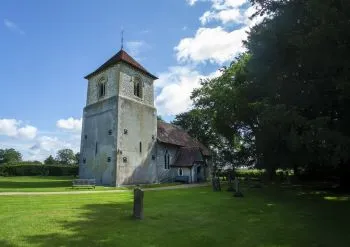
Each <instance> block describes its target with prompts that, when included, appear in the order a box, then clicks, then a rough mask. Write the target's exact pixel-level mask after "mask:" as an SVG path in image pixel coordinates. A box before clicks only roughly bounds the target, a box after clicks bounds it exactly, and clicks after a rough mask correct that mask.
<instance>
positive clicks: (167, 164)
mask: <svg viewBox="0 0 350 247" xmlns="http://www.w3.org/2000/svg"><path fill="white" fill-rule="evenodd" d="M164 169H170V155H169V153H168V150H165V153H164Z"/></svg>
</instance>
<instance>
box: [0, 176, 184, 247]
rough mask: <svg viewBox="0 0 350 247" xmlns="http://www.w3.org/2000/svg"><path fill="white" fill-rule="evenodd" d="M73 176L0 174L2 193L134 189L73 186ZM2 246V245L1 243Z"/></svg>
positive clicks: (152, 185)
mask: <svg viewBox="0 0 350 247" xmlns="http://www.w3.org/2000/svg"><path fill="white" fill-rule="evenodd" d="M73 179H74V178H73V177H71V176H70V177H69V176H68V177H53V176H44V177H41V176H32V177H29V176H28V177H26V176H23V177H22V176H18V177H1V176H0V193H1V192H51V191H53V192H54V191H78V190H112V189H118V190H126V189H132V188H133V187H132V186H128V187H117V188H116V187H105V186H96V187H95V189H93V188H86V187H85V188H84V187H80V188H72V180H73ZM177 184H179V183H169V184H149V185H141V187H144V188H151V187H160V186H161V187H165V186H172V185H177ZM0 247H1V245H0Z"/></svg>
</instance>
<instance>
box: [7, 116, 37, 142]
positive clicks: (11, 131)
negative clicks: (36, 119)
mask: <svg viewBox="0 0 350 247" xmlns="http://www.w3.org/2000/svg"><path fill="white" fill-rule="evenodd" d="M21 125H22V121H18V120H16V119H6V118H4V119H0V135H5V136H10V137H19V138H23V139H34V138H35V137H36V135H37V131H38V129H37V128H35V127H34V126H31V125H25V126H23V127H21Z"/></svg>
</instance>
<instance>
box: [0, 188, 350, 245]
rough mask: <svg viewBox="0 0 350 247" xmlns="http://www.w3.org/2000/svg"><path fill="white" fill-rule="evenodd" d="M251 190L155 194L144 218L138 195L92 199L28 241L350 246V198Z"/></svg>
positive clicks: (274, 189) (57, 243) (185, 191)
mask: <svg viewBox="0 0 350 247" xmlns="http://www.w3.org/2000/svg"><path fill="white" fill-rule="evenodd" d="M243 189H244V188H243ZM244 194H245V196H246V197H245V198H239V199H237V198H233V197H232V195H231V193H230V192H225V191H223V192H211V191H210V190H209V189H193V190H181V191H168V192H165V191H161V192H147V193H146V197H147V201H145V220H143V221H136V220H133V219H132V218H131V212H132V201H131V199H129V200H128V201H125V202H118V203H117V202H106V203H105V204H85V205H82V206H81V209H80V210H79V215H77V217H78V220H74V221H73V220H72V221H65V220H61V221H56V222H55V224H58V225H59V226H60V229H62V230H61V231H59V232H56V233H40V234H36V235H32V236H27V237H25V239H24V241H25V242H27V243H29V244H30V245H35V246H39V247H44V246H45V247H46V246H118V247H123V246H128V247H134V246H135V247H136V246H146V247H147V246H149V247H151V246H152V247H155V246H191V247H195V246H198V247H199V246H201V247H205V246H264V247H270V246H271V247H272V246H288V247H294V246H295V247H299V246H315V247H323V246H337V247H342V246H344V247H345V246H350V245H349V244H350V238H349V236H348V234H347V229H348V223H349V221H350V217H349V210H348V209H349V206H350V204H349V202H348V201H331V200H324V199H323V197H324V194H314V195H313V197H312V198H309V197H305V196H304V195H298V193H296V192H295V191H286V190H280V189H278V188H275V187H272V188H265V189H261V190H249V189H244ZM307 196H309V195H307ZM0 244H1V243H0ZM5 246H6V245H5Z"/></svg>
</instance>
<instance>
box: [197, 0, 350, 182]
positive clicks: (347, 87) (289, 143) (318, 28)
mask: <svg viewBox="0 0 350 247" xmlns="http://www.w3.org/2000/svg"><path fill="white" fill-rule="evenodd" d="M251 2H252V4H253V5H255V6H256V7H257V9H258V11H257V13H256V15H265V16H266V18H265V19H264V20H263V21H262V22H261V23H260V24H258V25H256V26H255V27H253V28H252V29H251V31H250V33H249V37H248V40H247V41H246V43H245V44H246V47H247V49H248V53H247V54H242V55H241V56H239V57H238V58H237V59H236V60H235V61H233V62H232V64H231V65H230V66H229V67H228V68H224V70H223V74H222V76H220V77H218V78H215V79H212V80H207V81H204V82H202V88H200V89H197V90H195V91H194V92H193V95H192V99H193V100H194V105H195V107H196V108H197V109H200V110H201V111H204V112H206V113H207V114H209V115H210V116H211V117H212V123H213V126H214V127H215V129H216V130H217V131H218V133H220V134H221V135H222V136H224V137H225V138H226V139H227V140H233V141H232V142H231V144H232V145H235V144H237V143H239V144H241V145H240V148H239V149H238V150H240V151H241V152H238V153H240V154H241V157H243V158H244V159H245V160H251V159H253V160H254V161H255V164H257V165H260V166H263V167H265V168H267V170H268V171H269V172H270V174H271V176H273V174H274V171H275V170H276V168H278V167H283V168H285V167H291V168H294V170H295V172H297V171H298V170H299V168H303V169H304V170H305V169H307V170H317V169H325V168H327V167H330V168H335V169H337V170H339V171H341V174H342V175H344V174H350V172H349V167H350V162H349V155H348V154H349V151H348V147H349V136H350V133H349V132H350V129H349V128H348V127H347V126H350V108H349V107H347V106H348V105H349V103H350V101H349V100H350V80H349V79H350V78H349V76H350V72H349V71H350V59H349V53H350V46H349V41H350V34H349V32H348V31H347V29H348V23H349V20H350V5H349V4H350V3H349V2H348V1H341V0H338V1H337V0H325V1H319V0H308V1H306V0H288V1H287V0H252V1H251ZM237 140H238V141H237ZM345 178H346V177H345ZM342 181H349V179H342Z"/></svg>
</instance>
